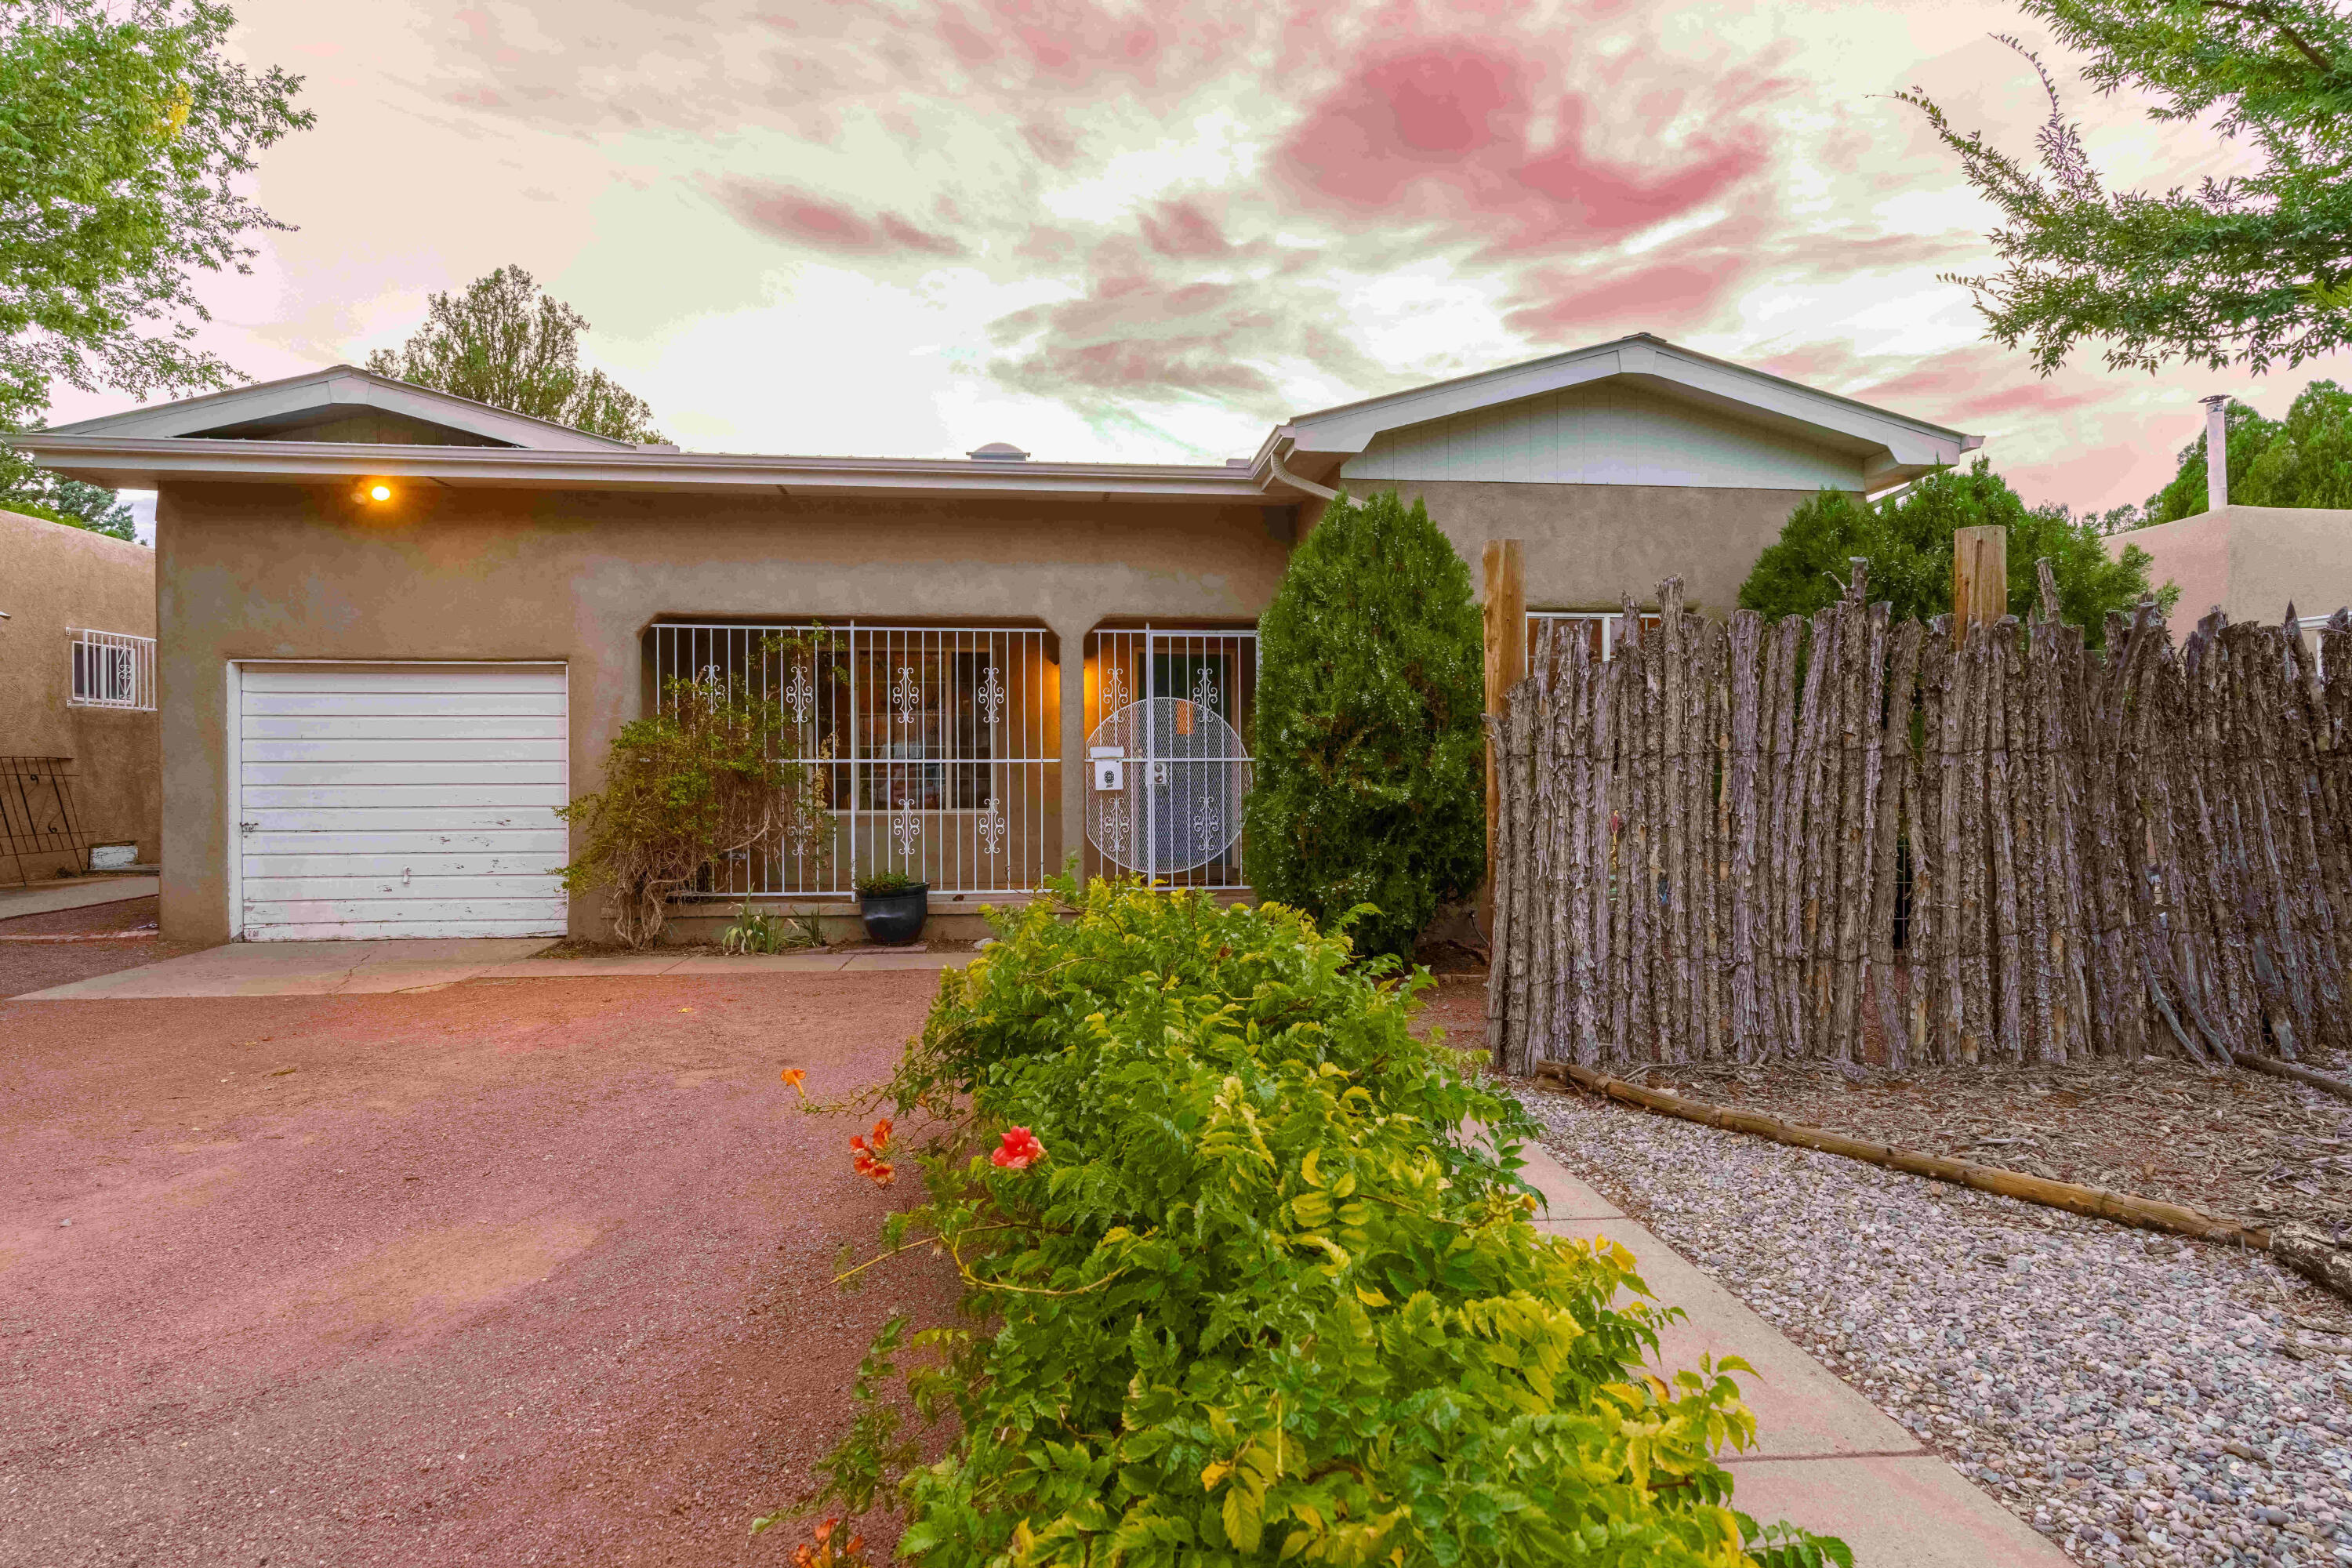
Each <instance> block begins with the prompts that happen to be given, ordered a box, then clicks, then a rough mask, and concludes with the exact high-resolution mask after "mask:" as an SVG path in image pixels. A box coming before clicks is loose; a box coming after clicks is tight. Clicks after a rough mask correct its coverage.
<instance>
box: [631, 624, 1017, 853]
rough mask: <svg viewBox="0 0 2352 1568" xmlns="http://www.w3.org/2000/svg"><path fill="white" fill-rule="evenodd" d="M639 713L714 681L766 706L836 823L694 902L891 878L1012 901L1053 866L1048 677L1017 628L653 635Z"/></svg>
mask: <svg viewBox="0 0 2352 1568" xmlns="http://www.w3.org/2000/svg"><path fill="white" fill-rule="evenodd" d="M647 637H648V647H647V669H648V672H649V673H650V675H651V676H652V680H653V689H652V693H651V700H652V701H653V702H655V703H660V702H663V701H667V700H668V697H667V694H668V692H669V690H670V682H671V681H673V680H709V679H720V680H724V681H726V682H729V683H730V684H733V685H736V686H739V687H740V689H744V690H746V691H748V692H750V693H751V694H754V695H757V696H760V697H763V698H767V699H769V700H772V701H774V702H776V703H777V704H778V705H779V707H780V708H781V709H782V717H783V720H784V722H785V723H786V725H788V726H789V727H790V728H791V730H792V731H793V737H794V740H795V742H796V745H795V754H796V755H798V756H799V757H802V758H804V759H811V760H812V761H811V763H810V765H811V766H813V767H814V768H815V769H816V770H817V771H818V773H820V775H821V777H822V780H823V788H822V797H823V799H824V804H825V805H826V806H827V808H828V809H829V811H830V812H831V814H832V821H831V823H830V825H829V826H827V827H826V828H824V830H822V831H815V830H812V831H810V832H807V833H804V834H802V835H801V836H799V837H792V838H788V839H787V840H786V841H785V842H783V843H781V844H778V845H774V846H768V847H761V848H759V849H756V850H753V851H751V852H749V853H747V854H743V855H740V856H738V857H737V858H735V860H734V862H733V863H732V864H730V865H727V866H722V867H719V868H717V869H716V870H715V871H714V872H713V873H712V874H711V875H710V877H709V879H707V885H706V886H705V887H704V888H702V889H699V893H700V895H702V896H709V897H715V898H741V897H744V896H745V895H747V894H750V895H769V896H778V897H812V896H824V895H842V894H846V893H848V892H850V891H851V890H852V889H853V888H854V887H855V885H856V882H857V881H859V880H860V879H864V878H866V877H868V876H872V875H875V874H877V873H882V872H898V873H901V874H904V875H907V876H912V877H918V878H920V879H923V880H924V881H926V882H929V884H930V887H931V890H932V891H933V892H934V893H942V894H965V895H970V894H979V893H1013V892H1024V891H1027V890H1029V889H1034V888H1035V887H1037V886H1038V885H1040V884H1041V883H1042V882H1043V881H1044V880H1045V877H1046V876H1047V875H1048V874H1049V873H1050V872H1052V870H1053V869H1054V868H1055V866H1056V865H1057V864H1058V863H1059V861H1060V858H1061V843H1062V830H1061V822H1062V799H1061V757H1060V748H1059V744H1058V742H1059V724H1060V721H1059V714H1060V711H1061V701H1060V698H1061V671H1060V668H1059V665H1058V663H1057V662H1056V658H1055V648H1054V647H1053V645H1052V643H1051V642H1050V640H1049V634H1048V633H1046V632H1045V631H1043V630H1034V629H1030V628H1027V627H1007V626H869V625H866V624H864V623H861V622H856V621H845V622H828V623H813V622H801V623H798V624H796V625H793V624H781V625H780V624H751V623H740V622H686V621H677V622H665V623H661V624H658V625H656V626H653V627H652V628H651V629H650V631H649V632H648V634H647Z"/></svg>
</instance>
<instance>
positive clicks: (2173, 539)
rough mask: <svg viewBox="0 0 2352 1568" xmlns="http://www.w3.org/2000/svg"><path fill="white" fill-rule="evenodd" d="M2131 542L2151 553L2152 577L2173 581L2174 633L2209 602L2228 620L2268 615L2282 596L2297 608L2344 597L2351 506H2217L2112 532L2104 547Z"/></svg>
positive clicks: (2277, 612) (2274, 614)
mask: <svg viewBox="0 0 2352 1568" xmlns="http://www.w3.org/2000/svg"><path fill="white" fill-rule="evenodd" d="M2132 544H2136V545H2137V546H2139V547H2140V548H2141V549H2142V550H2145V551H2147V552H2148V554H2149V555H2150V556H2151V557H2152V558H2153V559H2154V562H2155V564H2154V565H2153V566H2151V567H2150V568H2149V570H2148V576H2149V579H2150V580H2151V581H2152V582H2154V583H2156V584H2158V585H2161V584H2164V583H2166V582H2168V581H2169V582H2173V583H2177V584H2179V585H2180V599H2179V603H2178V604H2176V605H2174V606H2173V611H2172V619H2171V623H2170V624H2171V628H2172V635H2173V637H2175V638H2176V639H2178V638H2180V637H2187V636H2188V635H2189V633H2190V632H2192V631H2194V630H2196V628H2197V621H2198V618H2199V617H2200V616H2203V615H2204V614H2205V613H2206V612H2207V611H2208V610H2210V609H2211V608H2212V607H2213V606H2214V605H2221V609H2222V612H2223V613H2224V614H2225V615H2227V616H2229V617H2230V618H2231V620H2233V621H2269V622H2273V623H2275V622H2276V621H2277V620H2278V619H2279V617H2280V616H2284V614H2285V613H2286V607H2287V604H2288V602H2289V601H2290V600H2291V601H2293V602H2294V607H2295V610H2296V613H2297V614H2298V615H2300V616H2324V615H2326V614H2328V613H2329V612H2331V611H2333V610H2335V609H2336V608H2337V607H2338V606H2340V605H2347V604H2352V511H2347V510H2333V509H2330V508H2326V507H2274V506H2231V507H2223V508H2222V509H2221V510H2220V511H2209V512H2200V513H2199V514H2198V515H2197V516H2195V517H2184V518H2182V519H2180V520H2179V521H2177V522H2165V523H2158V525H2157V526H2156V527H2154V528H2136V529H2133V530H2131V531H2128V532H2125V533H2118V534H2115V535H2113V536H2112V537H2110V538H2109V539H2108V541H2107V552H2108V553H2109V554H2110V555H2120V554H2121V552H2122V551H2123V549H2124V547H2125V546H2126V545H2132Z"/></svg>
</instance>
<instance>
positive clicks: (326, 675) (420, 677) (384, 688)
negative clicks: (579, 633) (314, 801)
mask: <svg viewBox="0 0 2352 1568" xmlns="http://www.w3.org/2000/svg"><path fill="white" fill-rule="evenodd" d="M238 685H239V686H240V687H241V688H242V689H245V690H247V691H253V692H264V691H304V692H310V693H313V694H317V693H322V692H326V693H350V694H353V695H359V696H368V697H376V696H381V695H383V693H385V692H396V691H434V692H445V693H450V694H454V695H457V696H465V697H472V696H478V695H480V694H481V693H483V692H486V691H529V692H533V693H539V694H544V693H546V692H547V691H548V690H550V689H553V690H555V691H558V692H561V691H562V689H563V672H562V669H561V668H556V667H553V666H549V665H465V664H425V665H416V666H414V667H411V668H403V669H322V668H318V667H317V666H310V667H283V668H275V669H273V668H269V667H268V666H267V665H247V666H246V667H245V672H244V678H243V679H241V680H240V681H239V682H238Z"/></svg>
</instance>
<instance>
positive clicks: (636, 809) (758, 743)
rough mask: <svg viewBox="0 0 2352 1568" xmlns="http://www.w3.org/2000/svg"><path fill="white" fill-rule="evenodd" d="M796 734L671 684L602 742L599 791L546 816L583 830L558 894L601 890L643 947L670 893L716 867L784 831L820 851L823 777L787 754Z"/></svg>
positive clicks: (746, 706)
mask: <svg viewBox="0 0 2352 1568" xmlns="http://www.w3.org/2000/svg"><path fill="white" fill-rule="evenodd" d="M799 733H800V731H799V728H798V726H796V725H793V724H792V723H790V722H789V721H787V720H786V718H785V716H784V713H783V710H782V707H781V706H780V705H779V704H778V703H777V702H776V701H775V700H773V699H772V698H766V697H761V696H758V695H756V694H754V693H751V692H749V691H746V690H744V689H741V688H740V687H736V686H732V685H730V684H729V683H728V682H727V681H725V680H724V679H720V678H718V677H712V678H710V679H704V680H699V681H693V680H672V681H671V682H670V683H669V686H668V689H667V690H666V691H665V692H664V693H663V702H662V706H661V709H660V710H659V711H658V712H656V713H654V714H652V715H651V716H650V717H647V718H644V719H633V720H631V721H629V722H628V723H626V724H624V725H622V726H621V732H620V733H619V734H618V735H615V736H614V738H613V745H612V750H611V751H610V752H608V753H607V754H606V756H605V761H604V788H603V789H601V790H596V791H594V792H593V793H591V794H588V795H582V796H580V798H578V799H577V800H574V801H573V802H572V804H571V805H562V806H558V807H556V810H555V815H556V816H559V817H562V819H563V820H565V821H567V822H572V823H576V824H579V825H581V826H582V827H583V828H584V830H585V842H584V843H583V846H582V847H581V851H580V857H579V858H578V859H576V860H574V861H573V862H572V864H571V865H569V866H566V867H565V868H563V885H564V887H565V888H566V889H568V890H570V891H572V892H575V893H579V892H587V891H590V890H593V889H598V888H604V887H610V888H612V889H614V899H613V931H614V935H616V936H618V937H619V938H620V939H621V941H623V942H626V943H627V944H628V945H629V946H631V947H644V946H646V944H648V943H650V942H653V941H654V940H655V939H656V937H658V936H659V935H660V934H661V928H662V923H663V920H664V917H665V905H666V902H667V900H668V899H669V897H670V895H672V894H673V893H676V892H677V891H678V890H679V889H683V888H685V887H687V886H688V884H689V883H692V882H693V881H694V880H695V879H698V877H700V876H701V875H702V873H703V871H704V870H705V869H706V868H709V867H710V866H711V865H713V864H715V863H716V862H718V861H719V860H720V859H722V858H726V857H728V856H730V855H735V854H740V853H744V852H747V851H749V850H751V849H753V848H756V847H759V846H761V845H763V844H771V843H774V842H775V841H776V840H777V839H778V838H779V837H781V836H782V835H784V834H787V833H801V832H804V833H806V834H808V835H809V836H810V838H811V839H812V841H813V842H815V843H817V844H823V843H824V842H825V840H826V835H825V834H824V831H823V829H824V824H825V822H826V819H827V814H826V812H825V810H824V781H823V775H822V770H820V769H819V768H817V767H815V766H813V765H811V760H810V759H806V758H803V757H801V756H799V755H798V753H797V751H796V747H797V742H798V737H799Z"/></svg>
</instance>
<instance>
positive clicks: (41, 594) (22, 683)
mask: <svg viewBox="0 0 2352 1568" xmlns="http://www.w3.org/2000/svg"><path fill="white" fill-rule="evenodd" d="M155 567H156V562H155V552H153V551H152V550H149V549H148V548H147V547H146V546H144V545H141V544H131V543H128V542H124V541H122V540H120V539H110V538H108V537H107V536H106V535H104V534H102V533H91V532H89V531H88V530H85V529H79V528H68V527H66V526H65V525H64V524H62V523H56V522H49V521H45V520H43V519H40V518H32V517H20V516H18V515H17V514H16V513H15V512H8V511H0V611H5V612H6V613H7V616H8V618H7V619H6V620H5V621H0V671H5V679H0V755H6V756H45V757H70V758H72V759H73V763H74V767H73V802H74V814H75V816H76V818H77V819H78V821H79V826H80V827H81V829H82V837H83V839H84V841H85V842H87V843H96V844H112V843H126V842H132V841H135V842H136V843H137V844H138V846H139V858H140V859H141V860H142V861H152V860H153V859H154V858H155V857H156V855H157V854H158V853H159V852H160V850H161V843H160V837H161V826H160V824H161V817H162V805H163V795H162V767H161V761H160V756H159V751H158V747H159V740H158V736H159V727H158V723H157V715H156V714H154V713H152V712H146V713H142V712H134V711H129V710H121V709H112V708H76V707H73V706H71V705H70V703H69V699H70V698H71V697H72V696H73V656H72V652H71V649H70V647H69V645H68V642H67V638H66V632H67V629H68V627H88V628H91V629H95V630H98V631H109V632H124V633H128V634H130V635H131V636H133V637H153V636H154V635H155ZM68 864H69V861H68V858H66V857H63V856H49V857H45V858H40V859H38V860H37V861H36V862H30V863H28V864H27V865H26V867H25V870H26V872H27V873H28V874H30V875H32V876H35V877H38V876H41V875H45V874H53V873H55V872H56V871H57V870H58V869H59V868H64V867H67V866H68ZM17 874H18V868H17V865H16V861H15V860H14V858H9V857H5V856H0V882H5V881H14V880H16V877H17Z"/></svg>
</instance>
